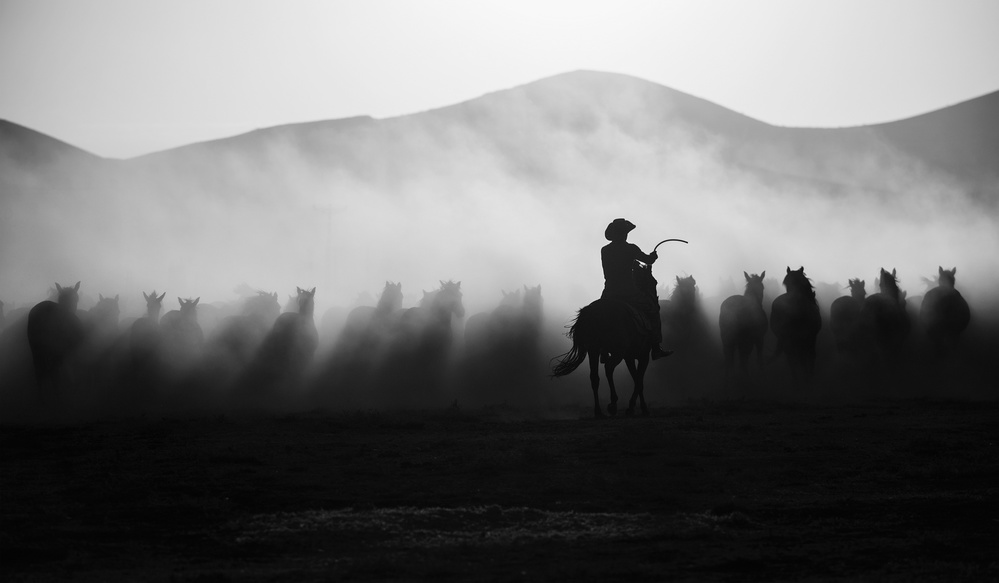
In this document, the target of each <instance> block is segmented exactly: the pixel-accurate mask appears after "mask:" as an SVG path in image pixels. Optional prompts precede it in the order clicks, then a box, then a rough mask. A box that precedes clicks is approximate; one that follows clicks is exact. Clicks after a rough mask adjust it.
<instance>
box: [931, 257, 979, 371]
mask: <svg viewBox="0 0 999 583" xmlns="http://www.w3.org/2000/svg"><path fill="white" fill-rule="evenodd" d="M937 269H938V273H939V276H938V278H937V281H938V284H937V286H936V287H934V288H932V289H930V290H929V291H927V292H926V295H925V296H924V297H923V302H922V305H921V306H920V308H919V321H920V323H921V324H922V326H923V329H924V330H926V335H927V337H928V338H929V340H930V343H931V344H932V346H933V349H934V351H935V352H936V354H938V355H941V356H942V355H946V354H947V353H948V352H950V351H951V350H953V349H954V348H955V347H956V346H957V344H958V341H959V340H960V338H961V333H962V332H964V330H965V329H966V328H967V327H968V324H969V323H970V322H971V310H970V308H969V307H968V302H967V301H966V300H965V299H964V298H963V297H962V296H961V292H959V291H957V289H955V287H954V285H955V277H954V276H955V275H956V274H957V268H956V267H955V268H953V269H944V268H943V267H939V266H938V267H937Z"/></svg>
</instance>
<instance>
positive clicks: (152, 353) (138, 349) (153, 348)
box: [128, 290, 166, 392]
mask: <svg viewBox="0 0 999 583" xmlns="http://www.w3.org/2000/svg"><path fill="white" fill-rule="evenodd" d="M142 297H143V298H144V299H145V300H146V314H145V315H144V316H143V317H141V318H138V319H137V320H135V321H134V322H132V326H131V327H130V328H129V332H128V343H129V348H128V350H129V367H130V369H129V374H130V383H131V385H132V388H133V389H137V390H143V391H147V392H148V391H150V390H151V389H152V388H153V386H152V385H154V384H156V383H158V382H159V379H160V375H159V371H158V369H159V350H160V343H161V335H160V312H161V311H162V310H163V299H164V298H165V297H166V292H163V293H162V294H160V295H159V296H157V295H156V290H153V292H152V293H151V294H147V293H146V292H142Z"/></svg>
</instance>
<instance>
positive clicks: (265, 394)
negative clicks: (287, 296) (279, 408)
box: [240, 287, 319, 404]
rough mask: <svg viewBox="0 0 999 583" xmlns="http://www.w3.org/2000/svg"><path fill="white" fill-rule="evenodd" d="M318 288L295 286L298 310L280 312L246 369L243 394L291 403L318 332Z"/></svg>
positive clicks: (316, 343) (309, 358)
mask: <svg viewBox="0 0 999 583" xmlns="http://www.w3.org/2000/svg"><path fill="white" fill-rule="evenodd" d="M315 296H316V288H312V289H310V290H307V289H303V288H300V287H298V288H296V296H295V302H294V304H295V307H296V311H289V312H285V313H283V314H281V315H280V316H278V317H277V319H276V320H275V321H274V324H273V326H272V327H271V329H270V331H269V332H268V333H267V336H266V337H265V338H264V340H263V342H262V343H261V345H260V347H259V349H258V350H257V353H256V357H255V358H254V359H253V361H252V362H251V363H250V364H249V365H248V366H247V368H246V370H245V371H244V376H243V379H242V381H241V383H240V387H241V389H242V391H243V393H242V394H241V395H240V396H242V397H246V398H249V399H251V400H252V399H257V400H258V402H257V403H256V404H263V403H261V402H259V400H260V399H263V400H264V401H266V402H267V403H269V404H279V403H280V402H281V401H284V402H290V401H291V400H293V399H294V398H296V397H298V396H299V395H297V394H295V392H296V391H297V390H298V389H299V388H300V387H301V386H302V381H303V379H304V378H305V376H306V374H307V373H308V372H309V370H308V369H309V367H310V366H311V365H312V358H313V356H314V355H315V352H316V347H317V346H318V345H319V333H318V331H317V330H316V322H315V317H314V313H315Z"/></svg>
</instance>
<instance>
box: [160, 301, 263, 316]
mask: <svg viewBox="0 0 999 583" xmlns="http://www.w3.org/2000/svg"><path fill="white" fill-rule="evenodd" d="M177 301H178V302H180V315H181V317H183V318H190V319H194V318H196V317H197V315H198V302H200V301H201V298H200V297H197V298H194V299H193V300H192V299H187V300H185V299H183V298H177ZM275 301H276V300H275Z"/></svg>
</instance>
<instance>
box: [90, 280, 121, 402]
mask: <svg viewBox="0 0 999 583" xmlns="http://www.w3.org/2000/svg"><path fill="white" fill-rule="evenodd" d="M120 317H121V309H120V307H119V303H118V296H117V295H115V297H113V298H112V297H104V295H103V294H98V301H97V304H96V305H94V307H92V308H90V309H89V310H88V311H87V312H85V313H83V314H82V317H81V318H80V321H81V324H82V326H83V340H84V341H83V344H82V345H81V348H80V362H81V366H82V367H83V368H84V370H85V372H86V378H85V380H86V381H87V382H88V383H89V384H90V385H91V388H92V389H96V390H106V389H107V388H108V387H109V386H110V384H111V383H113V382H114V381H115V380H116V379H115V375H116V374H117V373H118V369H119V368H120V365H121V364H122V360H123V358H124V348H125V345H124V344H123V342H122V338H121V333H120V330H119V326H118V323H119V319H120Z"/></svg>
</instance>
